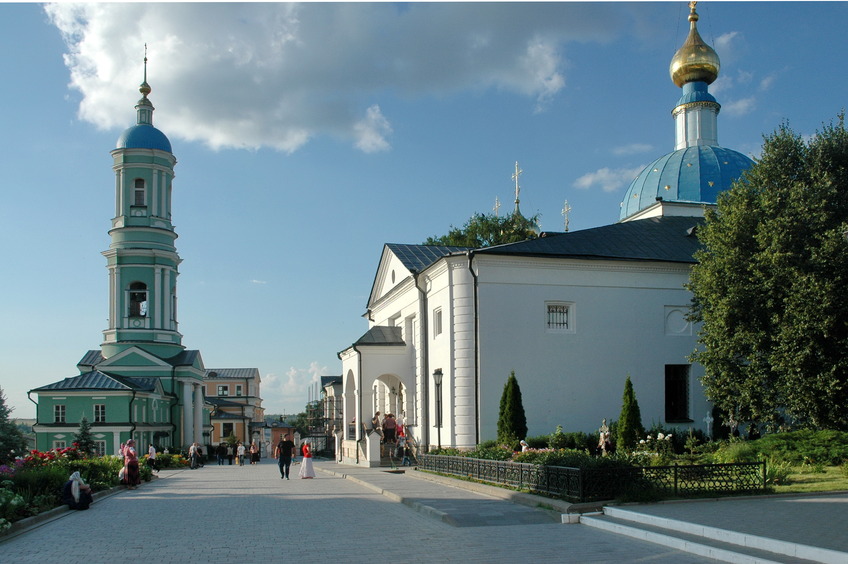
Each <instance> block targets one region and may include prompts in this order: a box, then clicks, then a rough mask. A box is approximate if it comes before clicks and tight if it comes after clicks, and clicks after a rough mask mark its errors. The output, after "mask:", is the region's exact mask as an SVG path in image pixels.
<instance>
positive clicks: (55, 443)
mask: <svg viewBox="0 0 848 564" xmlns="http://www.w3.org/2000/svg"><path fill="white" fill-rule="evenodd" d="M53 448H55V449H61V448H67V443H66V442H65V441H53Z"/></svg>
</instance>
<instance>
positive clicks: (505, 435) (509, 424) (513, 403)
mask: <svg viewBox="0 0 848 564" xmlns="http://www.w3.org/2000/svg"><path fill="white" fill-rule="evenodd" d="M526 436H527V417H526V415H525V413H524V405H523V403H522V401H521V388H520V387H519V386H518V379H517V378H516V377H515V371H514V370H513V371H512V372H510V374H509V378H507V380H506V384H504V389H503V394H501V403H500V409H499V413H498V441H499V442H500V443H501V444H503V445H507V446H512V444H513V443H515V444H518V441H519V439H523V438H524V437H526Z"/></svg>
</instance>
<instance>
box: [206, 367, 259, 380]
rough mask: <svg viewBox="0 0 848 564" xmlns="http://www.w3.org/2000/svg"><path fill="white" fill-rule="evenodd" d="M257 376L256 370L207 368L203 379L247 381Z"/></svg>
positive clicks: (257, 371) (257, 370)
mask: <svg viewBox="0 0 848 564" xmlns="http://www.w3.org/2000/svg"><path fill="white" fill-rule="evenodd" d="M257 374H259V369H258V368H208V369H207V370H206V374H205V376H204V378H216V379H217V378H239V379H242V380H244V379H249V378H253V377H254V376H256V375H257Z"/></svg>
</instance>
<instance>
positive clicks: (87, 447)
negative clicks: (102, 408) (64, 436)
mask: <svg viewBox="0 0 848 564" xmlns="http://www.w3.org/2000/svg"><path fill="white" fill-rule="evenodd" d="M74 442H75V443H76V444H77V450H78V451H80V452H81V453H83V454H85V455H86V456H91V455H92V454H94V451H95V446H94V439H93V438H91V424H90V423H89V422H88V418H87V417H86V416H85V415H83V416H82V419H80V425H79V430H78V431H77V432H76V433H75V434H74Z"/></svg>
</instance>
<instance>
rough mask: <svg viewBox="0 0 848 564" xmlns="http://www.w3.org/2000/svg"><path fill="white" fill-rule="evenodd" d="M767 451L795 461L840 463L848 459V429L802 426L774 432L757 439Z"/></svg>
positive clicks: (756, 443)
mask: <svg viewBox="0 0 848 564" xmlns="http://www.w3.org/2000/svg"><path fill="white" fill-rule="evenodd" d="M753 444H754V445H755V448H756V449H757V450H758V451H759V452H761V453H763V454H769V455H774V456H778V457H779V458H780V459H782V460H785V461H787V462H791V463H792V464H794V465H799V464H803V463H804V462H805V461H810V462H813V463H818V464H829V465H833V466H836V465H838V464H841V463H842V461H843V460H846V459H848V432H844V431H811V430H801V431H792V432H789V433H771V434H768V435H764V436H763V437H762V438H760V439H758V440H756V441H754V442H753Z"/></svg>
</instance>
